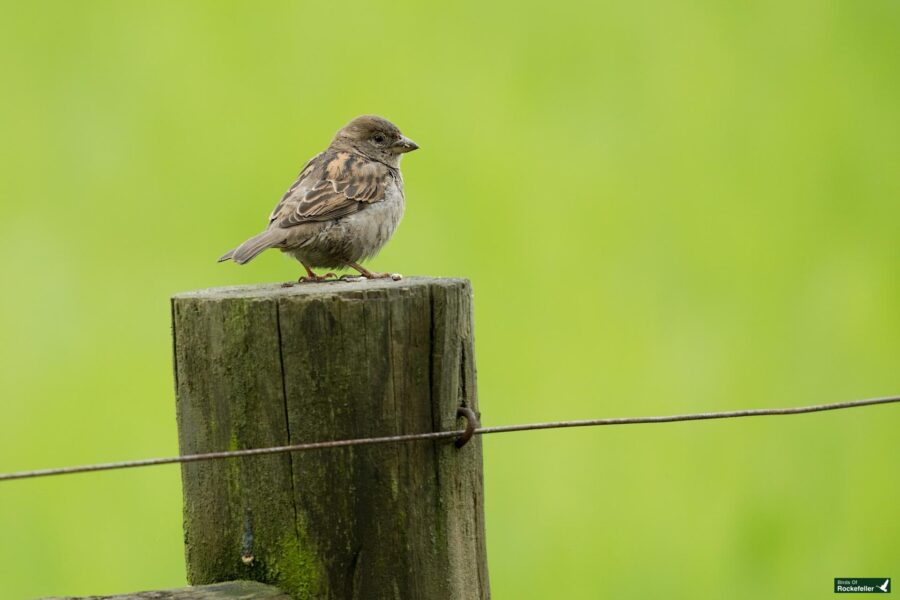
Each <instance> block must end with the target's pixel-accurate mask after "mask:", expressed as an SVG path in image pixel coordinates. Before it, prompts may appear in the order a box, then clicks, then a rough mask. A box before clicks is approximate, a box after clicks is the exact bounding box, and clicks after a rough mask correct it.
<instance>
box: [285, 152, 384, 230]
mask: <svg viewBox="0 0 900 600" xmlns="http://www.w3.org/2000/svg"><path fill="white" fill-rule="evenodd" d="M390 176H391V169H390V168H389V167H387V166H386V165H384V164H382V163H380V162H376V161H373V160H370V159H368V158H365V157H364V156H361V155H358V154H353V153H351V152H335V151H333V150H327V151H325V152H323V153H321V154H319V155H318V156H316V157H315V158H313V159H312V160H310V161H309V162H308V163H307V164H306V166H305V167H304V168H303V170H302V171H301V172H300V176H299V177H298V178H297V181H296V182H295V183H294V185H292V186H291V188H290V189H289V190H288V191H287V193H286V194H285V195H284V197H282V199H281V201H280V202H279V203H278V205H277V206H276V207H275V210H274V211H272V215H271V216H270V217H269V227H270V228H272V227H280V228H288V227H293V226H295V225H299V224H301V223H308V222H311V221H330V220H333V219H339V218H341V217H345V216H347V215H350V214H353V213H355V212H357V211H359V210H361V209H362V208H363V207H364V206H365V205H366V204H371V203H374V202H380V201H382V200H383V199H384V191H385V187H386V185H387V179H388V177H390Z"/></svg>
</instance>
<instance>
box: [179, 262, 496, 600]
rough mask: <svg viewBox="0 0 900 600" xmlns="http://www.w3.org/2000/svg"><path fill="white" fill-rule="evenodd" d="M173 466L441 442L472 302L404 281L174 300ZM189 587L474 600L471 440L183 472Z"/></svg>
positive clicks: (447, 282)
mask: <svg viewBox="0 0 900 600" xmlns="http://www.w3.org/2000/svg"><path fill="white" fill-rule="evenodd" d="M172 311H173V332H174V353H175V374H176V389H177V398H178V402H177V405H178V425H179V440H180V446H181V451H182V453H183V454H187V453H195V452H208V451H216V450H227V449H238V448H252V447H261V446H270V445H282V444H288V443H291V444H295V443H301V442H312V441H324V440H333V439H348V438H357V437H370V436H385V435H397V434H405V433H418V432H426V431H438V430H448V429H456V428H459V427H461V426H462V422H459V421H458V420H457V417H456V409H457V407H458V406H460V405H465V406H468V407H470V408H473V409H474V410H476V411H477V410H478V406H477V395H476V385H475V363H474V354H473V347H472V319H471V313H472V298H471V288H470V286H469V283H468V282H467V281H465V280H458V279H425V278H413V279H407V280H404V281H401V282H393V281H388V282H380V281H377V282H361V283H345V282H338V283H329V284H315V285H298V286H295V287H291V288H282V287H280V286H275V285H271V286H244V287H233V288H220V289H213V290H205V291H200V292H192V293H187V294H181V295H178V296H176V297H175V298H173V301H172ZM182 481H183V486H184V501H185V509H184V519H185V547H186V558H187V567H188V578H189V581H190V582H191V583H194V584H202V583H210V582H216V581H225V580H232V579H253V580H257V581H262V582H266V583H272V584H275V585H277V586H278V587H280V588H281V589H283V590H285V591H287V592H289V593H290V594H291V595H292V596H293V597H294V598H298V599H306V598H317V599H318V598H329V599H342V600H343V599H369V598H371V599H382V598H385V599H387V598H390V599H407V598H409V599H418V598H422V599H432V598H433V599H441V600H443V599H455V598H459V599H465V600H470V599H483V598H488V597H489V586H488V576H487V565H486V556H485V555H486V553H485V546H484V520H483V514H484V507H483V482H482V462H481V442H480V439H479V438H478V436H476V437H475V438H474V439H473V440H472V441H470V442H469V444H467V445H466V446H465V447H464V448H462V449H457V448H455V447H454V446H453V443H452V441H441V442H416V443H407V444H388V445H378V446H365V447H355V448H339V449H330V450H318V451H314V452H305V453H297V454H293V455H277V456H267V457H252V458H244V459H233V460H225V461H213V462H204V463H190V464H186V465H184V466H183V469H182Z"/></svg>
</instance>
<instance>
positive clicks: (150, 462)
mask: <svg viewBox="0 0 900 600" xmlns="http://www.w3.org/2000/svg"><path fill="white" fill-rule="evenodd" d="M896 402H900V396H888V397H884V398H870V399H866V400H851V401H848V402H833V403H831V404H816V405H812V406H798V407H793V408H754V409H747V410H731V411H723V412H704V413H691V414H684V415H666V416H655V417H621V418H611V419H585V420H575V421H551V422H545V423H524V424H520V425H499V426H496V427H481V426H480V425H479V424H478V421H477V416H476V415H475V413H474V412H473V411H472V410H471V409H468V408H465V407H462V408H461V410H460V411H459V412H458V413H457V414H458V416H460V417H462V418H465V419H466V428H465V429H459V430H452V431H433V432H428V433H412V434H406V435H391V436H385V437H372V438H357V439H351V440H334V441H327V442H309V443H304V444H290V445H287V446H273V447H269V448H250V449H246V450H229V451H223V452H205V453H203V454H187V455H184V456H170V457H165V458H147V459H142V460H125V461H119V462H110V463H99V464H93V465H79V466H73V467H59V468H53V469H37V470H33V471H18V472H14V473H0V481H11V480H13V479H33V478H36V477H49V476H53V475H71V474H74V473H92V472H95V471H112V470H116V469H133V468H136V467H151V466H154V465H169V464H174V463H179V464H184V463H192V462H200V461H206V460H217V459H222V458H241V457H247V456H264V455H268V454H282V453H285V452H305V451H308V450H324V449H327V448H346V447H348V446H371V445H374V444H389V443H401V442H416V441H427V440H431V441H438V440H451V439H456V441H457V447H462V446H463V445H465V443H466V442H467V441H468V440H469V438H470V437H471V436H472V435H487V434H489V433H509V432H513V431H534V430H539V429H563V428H570V427H597V426H602V425H639V424H647V423H673V422H676V421H707V420H711V419H734V418H739V417H763V416H781V415H799V414H804V413H813V412H824V411H829V410H840V409H844V408H857V407H860V406H873V405H876V404H892V403H896Z"/></svg>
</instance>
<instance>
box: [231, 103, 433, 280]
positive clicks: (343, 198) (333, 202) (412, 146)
mask: <svg viewBox="0 0 900 600" xmlns="http://www.w3.org/2000/svg"><path fill="white" fill-rule="evenodd" d="M418 147H419V146H418V145H416V143H415V142H413V141H412V140H411V139H409V138H408V137H406V136H404V135H403V134H402V133H400V130H399V129H398V128H397V126H396V125H394V124H393V123H391V122H390V121H388V120H387V119H383V118H381V117H376V116H372V115H364V116H361V117H357V118H355V119H353V120H352V121H350V122H349V123H348V124H347V125H345V126H344V127H343V128H342V129H341V130H340V131H338V132H337V133H336V134H335V136H334V139H333V140H332V141H331V144H330V145H329V146H328V148H327V149H326V150H325V151H324V152H321V153H320V154H318V155H316V156H315V157H313V158H312V159H311V160H310V161H309V162H308V163H306V166H304V167H303V170H302V171H300V175H299V176H298V177H297V181H296V182H294V185H292V186H291V188H290V189H289V190H288V191H287V193H285V195H284V197H282V198H281V201H280V202H279V203H278V205H277V206H276V207H275V210H273V211H272V214H271V216H270V217H269V226H268V227H267V228H266V230H265V231H263V232H262V233H260V234H258V235H255V236H253V237H252V238H250V239H249V240H247V241H246V242H244V243H243V244H241V245H240V246H238V247H237V248H235V249H234V250H231V251H229V252H227V253H226V254H225V255H224V256H222V257H221V258H220V259H219V262H221V261H224V260H229V259H231V260H233V261H234V262H236V263H238V264H244V263H245V262H249V261H250V260H252V259H253V257H255V256H256V255H257V254H259V253H260V252H262V251H263V250H266V249H268V248H278V249H279V250H281V251H282V252H287V253H288V254H290V255H292V256H293V257H294V258H296V259H297V260H299V261H300V263H301V264H302V265H303V267H304V268H305V269H306V276H305V277H301V278H300V281H301V282H307V281H323V280H325V279H327V278H329V277H334V274H333V273H326V274H324V275H317V274H316V273H315V271H313V269H315V268H325V269H337V268H342V267H352V268H353V269H356V270H357V271H359V273H360V274H361V275H362V276H363V277H366V278H368V279H380V278H385V277H394V278H395V279H396V278H399V276H398V275H391V274H389V273H372V272H370V271H369V270H367V269H366V268H365V267H363V266H362V265H361V264H359V263H361V262H362V261H364V260H366V259H369V258H371V257H373V256H375V255H376V254H377V253H378V251H379V250H381V248H382V247H383V246H384V245H385V244H386V243H387V241H388V240H389V239H391V236H392V235H393V234H394V230H395V229H397V224H398V223H399V222H400V218H401V217H402V216H403V177H402V176H401V175H400V159H401V158H402V157H403V155H404V154H405V153H407V152H412V151H413V150H416V149H417V148H418Z"/></svg>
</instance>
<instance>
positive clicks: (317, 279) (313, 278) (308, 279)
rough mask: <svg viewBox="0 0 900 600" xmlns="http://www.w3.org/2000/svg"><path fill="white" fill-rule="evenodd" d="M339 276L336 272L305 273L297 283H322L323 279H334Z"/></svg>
mask: <svg viewBox="0 0 900 600" xmlns="http://www.w3.org/2000/svg"><path fill="white" fill-rule="evenodd" d="M336 277H337V275H335V274H334V273H325V274H324V275H308V276H307V275H304V276H303V277H301V278H300V279H298V280H297V283H322V282H323V281H334V279H335V278H336Z"/></svg>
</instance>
